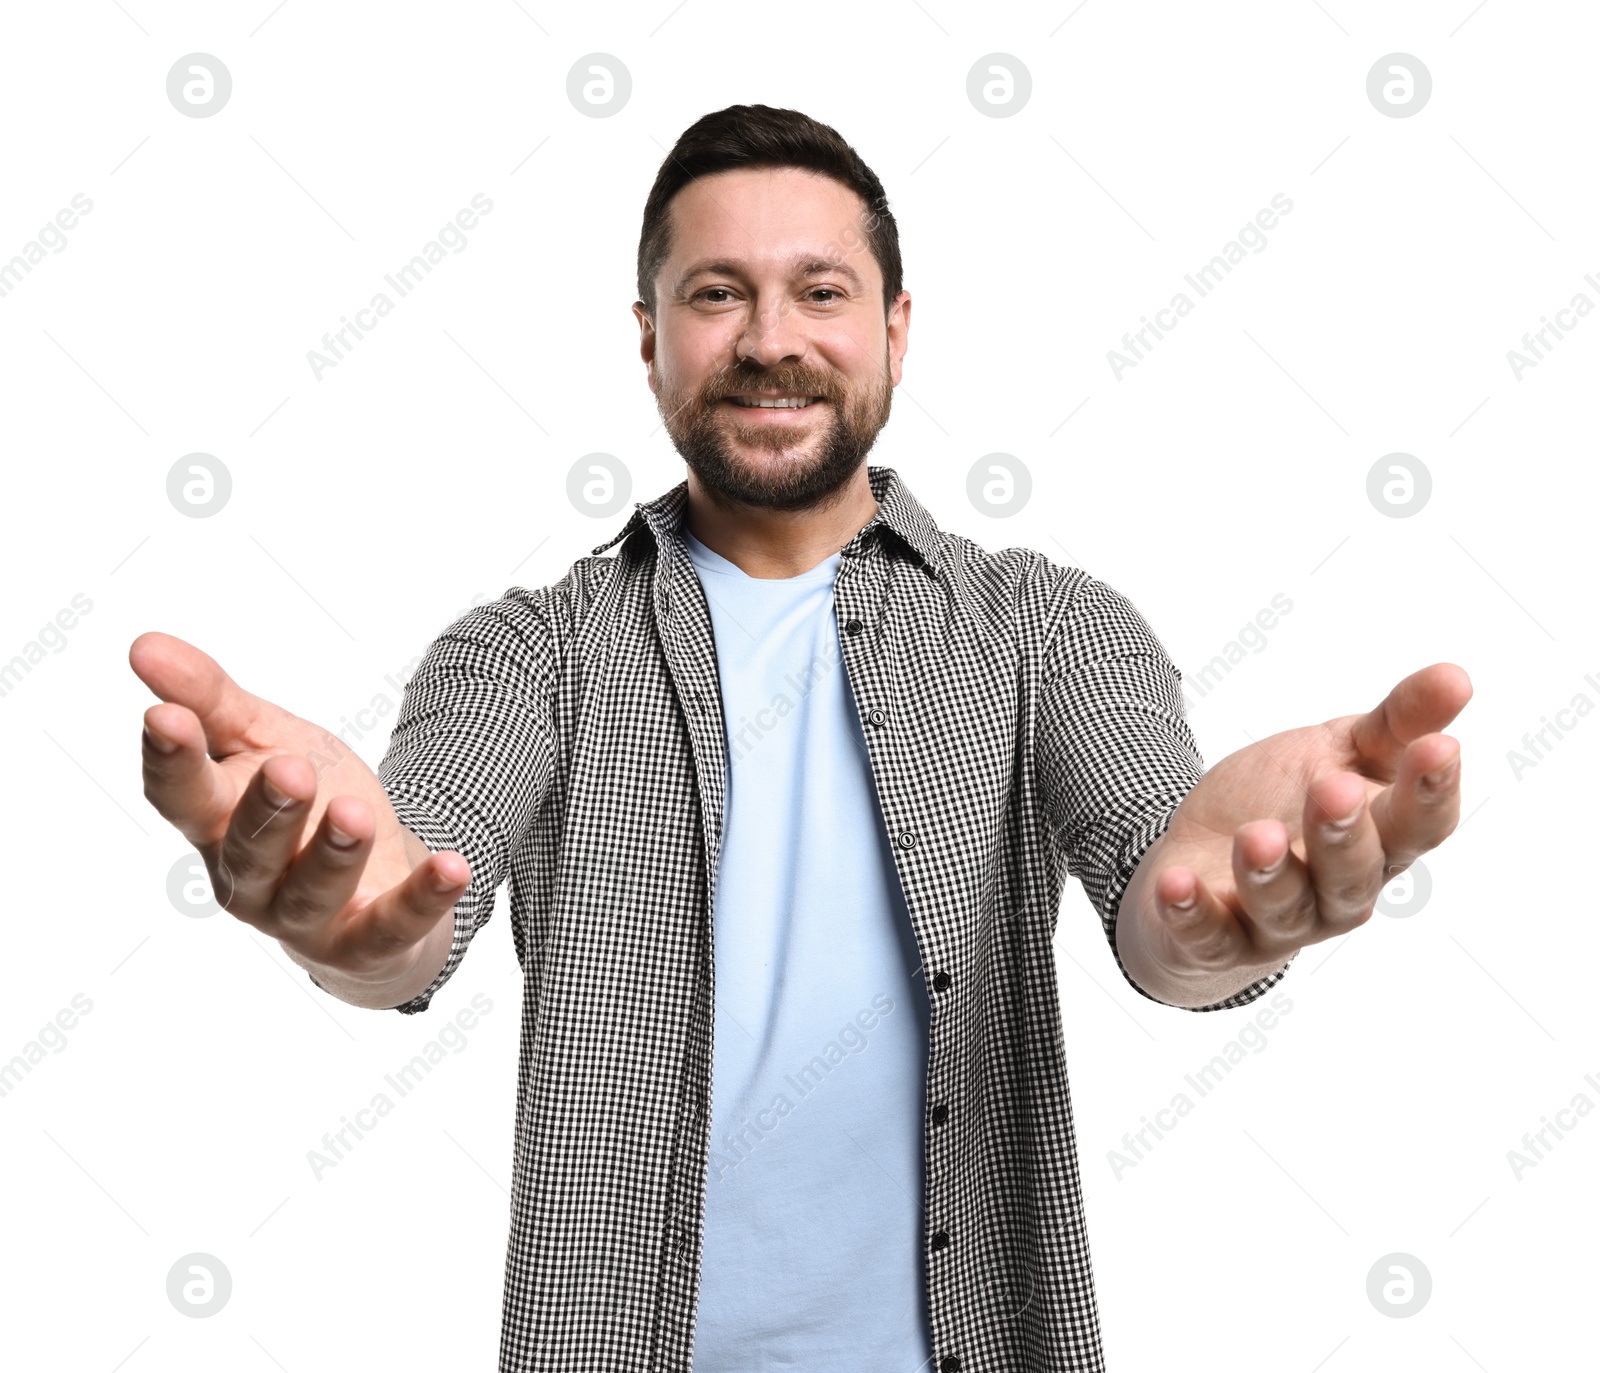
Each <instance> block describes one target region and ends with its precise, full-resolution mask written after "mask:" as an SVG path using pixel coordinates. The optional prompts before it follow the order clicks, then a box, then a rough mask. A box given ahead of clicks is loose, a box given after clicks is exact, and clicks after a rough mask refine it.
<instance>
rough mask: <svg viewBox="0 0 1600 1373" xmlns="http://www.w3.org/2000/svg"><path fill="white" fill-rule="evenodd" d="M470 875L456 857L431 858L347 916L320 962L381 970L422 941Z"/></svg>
mask: <svg viewBox="0 0 1600 1373" xmlns="http://www.w3.org/2000/svg"><path fill="white" fill-rule="evenodd" d="M471 876H472V869H471V866H470V865H469V864H468V863H467V860H466V859H465V858H463V857H462V856H461V855H460V854H459V853H454V852H448V851H446V852H440V853H434V854H430V855H429V857H428V861H427V862H425V863H419V864H418V865H417V866H416V867H415V868H413V869H412V870H411V873H410V875H409V876H408V877H407V878H406V879H405V880H404V881H403V882H399V883H397V884H396V885H395V886H393V887H390V888H389V890H388V891H386V892H384V893H383V894H382V895H381V896H379V897H377V898H376V899H375V900H373V901H369V902H368V903H367V904H366V905H365V906H363V907H361V908H360V909H359V910H356V911H353V912H351V914H350V915H349V917H348V918H347V919H346V920H345V921H344V922H343V923H342V924H340V925H338V926H337V927H336V928H335V929H334V930H333V931H332V938H331V941H330V943H329V945H328V946H327V948H326V949H325V950H324V951H323V952H322V953H321V954H320V955H318V957H320V958H321V960H322V961H324V962H327V963H329V964H331V965H332V966H334V967H339V968H343V969H345V970H347V971H351V972H356V973H360V972H363V971H369V970H375V969H377V968H379V967H381V966H383V964H384V963H385V962H387V961H389V960H392V959H394V958H396V957H398V956H399V955H401V954H403V953H404V952H405V951H406V950H407V949H410V948H412V947H414V946H416V945H417V944H418V943H420V942H421V940H422V939H423V938H424V937H425V936H426V935H427V934H428V932H429V931H430V930H432V929H433V928H434V926H436V925H437V924H438V923H439V921H440V920H442V919H443V918H444V917H445V915H446V914H447V913H448V912H449V911H451V910H452V909H453V908H454V907H455V904H456V902H457V901H459V900H460V899H461V894H462V893H463V892H464V891H466V889H467V884H468V882H469V881H470V879H471Z"/></svg>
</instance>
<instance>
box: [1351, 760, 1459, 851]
mask: <svg viewBox="0 0 1600 1373" xmlns="http://www.w3.org/2000/svg"><path fill="white" fill-rule="evenodd" d="M1372 818H1373V822H1374V824H1375V825H1376V826H1377V830H1378V835H1379V839H1380V841H1381V843H1382V845H1383V851H1384V862H1385V869H1384V880H1385V881H1386V882H1387V881H1389V880H1390V879H1392V878H1393V877H1394V876H1395V875H1396V874H1397V873H1400V872H1404V871H1405V870H1406V869H1407V868H1409V867H1410V866H1411V865H1412V863H1414V862H1416V860H1417V859H1418V858H1419V857H1420V856H1421V855H1422V854H1424V853H1426V852H1427V851H1428V850H1429V849H1432V848H1437V847H1438V846H1439V845H1440V844H1442V843H1443V842H1444V841H1445V840H1446V839H1447V838H1449V836H1450V834H1451V833H1452V832H1453V831H1454V830H1455V827H1456V825H1457V824H1458V823H1459V822H1460V819H1461V746H1460V745H1459V744H1458V743H1457V742H1456V741H1455V740H1454V739H1452V738H1451V737H1450V736H1449V735H1448V734H1430V735H1425V736H1424V737H1423V738H1421V739H1418V740H1417V741H1416V742H1415V743H1413V744H1412V745H1411V747H1410V748H1408V749H1407V750H1406V752H1405V755H1404V756H1403V758H1402V759H1401V762H1400V771H1399V775H1398V776H1397V777H1396V778H1395V781H1394V785H1393V786H1389V787H1385V788H1384V789H1383V790H1382V791H1381V792H1379V793H1378V794H1377V796H1375V797H1374V798H1373V800H1372Z"/></svg>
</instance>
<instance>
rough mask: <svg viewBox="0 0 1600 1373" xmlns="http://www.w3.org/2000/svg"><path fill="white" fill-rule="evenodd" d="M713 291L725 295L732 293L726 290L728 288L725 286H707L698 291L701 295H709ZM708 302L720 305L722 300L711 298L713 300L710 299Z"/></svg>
mask: <svg viewBox="0 0 1600 1373" xmlns="http://www.w3.org/2000/svg"><path fill="white" fill-rule="evenodd" d="M714 292H720V293H721V294H722V295H725V296H727V295H732V294H733V292H731V291H730V290H728V288H727V287H726V286H707V287H706V289H705V290H703V291H701V292H700V294H701V296H709V295H711V294H712V293H714ZM708 303H709V304H711V305H721V304H722V303H723V302H722V301H720V300H713V301H710V302H708Z"/></svg>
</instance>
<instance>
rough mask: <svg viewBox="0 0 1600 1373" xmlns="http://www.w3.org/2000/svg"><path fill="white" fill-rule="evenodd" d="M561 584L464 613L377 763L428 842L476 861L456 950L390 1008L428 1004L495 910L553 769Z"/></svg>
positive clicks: (404, 1010)
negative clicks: (424, 984)
mask: <svg viewBox="0 0 1600 1373" xmlns="http://www.w3.org/2000/svg"><path fill="white" fill-rule="evenodd" d="M553 592H554V588H545V589H543V590H540V591H527V590H523V589H521V588H513V589H512V590H510V591H508V592H507V593H506V594H505V596H503V597H502V598H501V599H500V600H498V601H493V602H489V603H487V604H484V605H481V606H478V607H476V608H474V609H473V610H470V611H468V612H467V613H466V614H464V615H462V616H461V617H460V618H459V619H457V620H456V621H455V622H454V623H452V624H451V625H450V626H449V628H447V629H446V630H445V631H444V632H443V633H442V634H440V635H439V637H438V638H437V639H435V640H434V641H433V643H432V644H431V645H430V646H429V648H428V651H427V652H426V653H425V654H424V655H423V658H422V661H421V663H420V664H419V665H418V666H417V669H416V671H415V672H414V673H413V674H412V676H411V678H410V679H409V680H408V681H407V683H406V689H405V698H404V700H403V701H402V703H401V706H400V713H399V715H398V717H397V718H396V721H395V726H394V732H393V733H392V734H391V735H390V738H389V746H388V749H387V751H386V752H385V754H384V757H383V761H382V762H381V763H380V764H379V766H378V780H379V782H381V783H382V784H383V788H384V790H385V791H386V792H387V793H388V796H389V803H390V804H391V805H392V806H393V807H394V811H395V814H396V815H397V816H398V817H399V819H400V822H401V823H402V824H403V825H405V826H406V827H407V828H408V829H410V830H411V831H412V832H413V833H414V834H415V835H416V836H417V837H418V838H419V839H421V840H422V842H423V843H424V844H426V845H427V846H428V848H429V850H430V851H433V852H438V851H440V850H445V849H450V850H454V851H455V852H457V853H460V854H461V855H462V856H463V857H464V858H465V859H466V860H467V862H468V863H469V864H470V865H471V867H472V877H471V881H470V882H469V883H468V885H467V889H466V891H465V892H463V893H462V896H461V899H460V901H458V902H457V903H456V908H455V937H454V939H453V941H452V943H451V947H450V956H449V958H447V959H446V960H445V964H444V967H443V968H441V969H440V971H439V975H438V976H437V977H435V978H434V980H433V982H432V984H431V985H430V986H429V987H428V988H427V990H426V991H424V992H422V993H420V994H419V995H418V996H416V997H414V998H412V999H411V1000H410V1001H407V1002H404V1003H402V1004H401V1005H399V1006H396V1007H394V1009H395V1010H397V1011H399V1012H401V1014H403V1015H415V1014H416V1013H417V1012H418V1011H423V1010H426V1009H427V1008H428V1004H429V1002H430V1001H431V1000H432V999H433V996H434V994H435V993H436V992H437V991H438V990H439V988H440V987H442V986H443V985H444V984H445V983H446V982H447V981H449V979H450V977H451V975H452V974H453V973H454V972H455V970H456V968H457V966H458V965H459V964H460V962H461V959H462V957H463V956H464V955H465V954H466V951H467V945H468V944H469V943H470V942H471V941H472V937H473V935H475V934H476V933H477V932H478V930H480V929H481V928H482V927H483V926H484V925H485V924H486V923H487V922H488V920H489V917H490V915H491V914H493V911H494V895H495V891H496V890H497V889H498V888H499V886H500V884H501V882H503V881H504V880H505V878H506V874H507V871H508V869H509V867H510V864H511V862H512V859H513V857H514V855H515V854H516V852H517V849H518V847H519V846H520V845H521V844H522V842H523V840H524V839H525V838H526V837H527V834H528V832H529V830H530V829H531V827H532V825H533V822H534V819H535V817H536V816H537V814H538V812H539V809H540V807H541V806H542V805H543V803H544V799H545V796H546V793H547V792H548V790H549V785H550V779H551V774H552V770H553V767H554V757H555V750H554V736H553V733H552V728H551V717H550V684H551V681H552V677H553V671H554V668H553V663H554V658H555V635H554V628H555V626H554V624H553V622H552V615H551V600H550V598H551V596H552V594H553Z"/></svg>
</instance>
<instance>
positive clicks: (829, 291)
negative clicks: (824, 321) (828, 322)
mask: <svg viewBox="0 0 1600 1373" xmlns="http://www.w3.org/2000/svg"><path fill="white" fill-rule="evenodd" d="M819 292H820V293H821V294H822V295H825V296H832V297H833V298H834V300H837V299H839V298H840V297H839V292H837V291H835V290H834V289H833V287H831V286H816V287H813V288H812V289H811V290H810V291H808V292H807V294H808V295H813V296H814V295H817V294H818V293H819ZM821 303H822V304H824V305H832V304H833V301H832V300H825V301H823V302H821Z"/></svg>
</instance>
